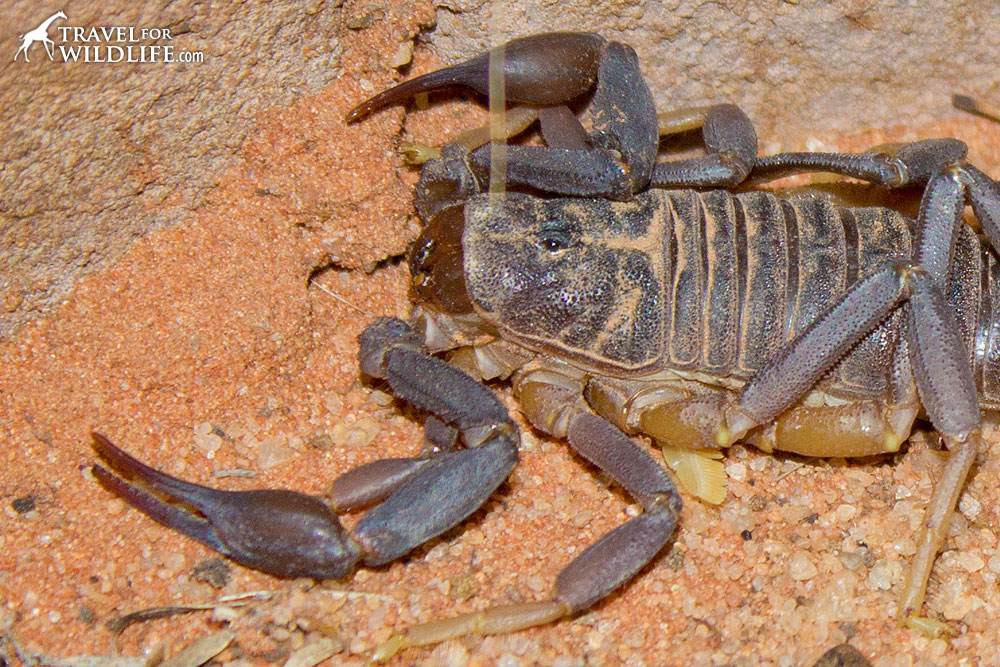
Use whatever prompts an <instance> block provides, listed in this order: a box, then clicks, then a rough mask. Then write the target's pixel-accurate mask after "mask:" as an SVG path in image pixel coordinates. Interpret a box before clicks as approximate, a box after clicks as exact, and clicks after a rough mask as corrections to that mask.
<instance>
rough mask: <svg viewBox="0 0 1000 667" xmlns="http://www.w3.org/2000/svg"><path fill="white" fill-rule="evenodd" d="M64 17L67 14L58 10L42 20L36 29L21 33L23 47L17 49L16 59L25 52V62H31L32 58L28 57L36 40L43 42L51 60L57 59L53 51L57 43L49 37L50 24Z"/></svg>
mask: <svg viewBox="0 0 1000 667" xmlns="http://www.w3.org/2000/svg"><path fill="white" fill-rule="evenodd" d="M64 18H66V15H65V14H64V13H62V12H56V13H55V14H53V15H52V16H50V17H49V18H47V19H45V20H44V21H42V22H41V24H40V25H39V26H38V27H37V28H35V29H34V30H30V31H28V32H26V33H24V34H23V35H21V37H20V39H21V48H19V49H18V50H17V53H15V54H14V60H17V57H18V56H19V55H21V54H22V53H23V54H24V62H31V60H29V59H28V49H29V48H30V47H31V45H32V44H34V43H35V42H41V43H42V46H44V47H45V52H46V53H47V54H49V60H55V57H54V53H53V48H54V47H55V43H54V42H53V41H52V40H51V39H49V26H50V25H52V22H53V21H55V20H56V19H64Z"/></svg>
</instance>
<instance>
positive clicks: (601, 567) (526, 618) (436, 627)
mask: <svg viewBox="0 0 1000 667" xmlns="http://www.w3.org/2000/svg"><path fill="white" fill-rule="evenodd" d="M555 391H556V392H557V393H562V392H560V391H559V389H556V390H555ZM565 428H566V435H567V440H568V441H569V443H570V445H571V446H572V447H573V449H574V450H576V451H577V452H578V453H579V454H581V455H582V456H583V457H584V458H586V459H587V460H589V461H590V462H591V463H593V464H595V465H596V466H598V467H599V468H600V469H601V470H603V471H605V472H606V473H608V474H609V475H610V476H611V477H612V478H614V479H615V481H617V482H618V483H619V484H621V486H622V487H623V488H624V489H625V490H626V491H627V492H628V493H629V494H630V495H631V496H632V497H634V498H635V499H636V500H638V501H639V502H640V503H641V504H642V506H643V509H644V510H645V511H644V512H643V514H641V515H639V516H638V517H636V518H634V519H630V520H629V521H627V522H625V523H624V524H622V525H621V526H619V527H618V528H615V529H614V530H612V531H611V532H609V533H607V534H606V535H604V536H603V537H601V538H600V539H599V540H598V541H597V542H595V543H594V544H593V545H591V546H590V547H589V548H587V549H586V550H585V551H584V552H583V553H582V554H580V555H579V556H577V557H576V558H575V559H573V561H571V562H570V563H569V564H568V565H567V566H566V567H565V568H564V569H563V570H562V572H560V573H559V575H558V577H557V578H556V584H555V588H554V589H553V591H552V593H551V595H550V597H549V599H547V600H542V601H538V602H527V603H522V604H515V605H498V606H494V607H490V608H488V609H486V610H484V611H478V612H471V613H468V614H462V615H460V616H455V617H453V618H446V619H439V620H436V621H430V622H428V623H422V624H419V625H415V626H412V627H410V628H407V629H406V630H405V631H404V632H403V633H402V634H399V635H396V636H394V637H392V638H390V639H389V640H388V641H387V642H385V643H384V644H383V645H381V646H379V647H378V648H377V649H376V651H375V656H374V657H375V659H376V660H384V659H388V658H389V657H391V656H392V655H394V654H395V653H396V652H397V651H400V650H402V649H404V648H407V647H411V646H422V645H425V644H433V643H437V642H442V641H446V640H448V639H455V638H457V637H462V636H464V635H469V634H498V633H506V632H515V631H517V630H523V629H526V628H530V627H535V626H537V625H542V624H545V623H550V622H552V621H555V620H557V619H559V618H561V617H563V616H566V615H568V614H572V613H575V612H578V611H581V610H584V609H587V608H589V607H591V606H592V605H594V604H595V603H596V602H597V601H598V600H601V599H603V598H604V597H606V596H607V595H608V594H610V593H611V592H613V591H615V590H617V589H618V588H620V587H621V586H622V585H623V584H624V583H625V582H626V581H628V580H629V579H631V578H632V577H633V576H634V575H635V574H636V572H638V571H639V570H640V569H642V568H643V567H644V566H645V565H646V564H647V563H649V561H651V560H652V559H653V558H654V557H655V556H656V554H657V553H659V552H660V550H661V549H662V548H663V546H664V544H666V542H667V540H669V539H670V536H671V535H672V534H673V532H674V527H675V526H676V524H677V517H678V515H679V514H680V509H681V499H680V495H679V494H678V493H677V489H676V488H675V486H674V483H673V481H672V480H671V479H670V476H669V475H668V474H667V472H666V471H665V470H664V469H663V467H662V466H660V465H659V464H658V463H657V462H656V461H655V460H653V458H652V457H651V456H649V455H648V454H646V453H645V452H644V451H643V450H642V449H640V448H639V447H638V445H636V444H635V443H634V442H633V441H632V440H631V439H630V438H628V437H627V436H626V435H625V434H624V433H622V432H621V431H620V430H619V429H617V428H616V427H614V426H613V425H612V424H610V423H609V422H607V421H606V420H604V419H602V418H601V417H598V416H597V415H595V414H593V413H591V412H589V411H586V410H585V409H584V410H580V411H578V412H575V413H573V415H572V416H571V417H569V420H568V424H567V425H566V426H565Z"/></svg>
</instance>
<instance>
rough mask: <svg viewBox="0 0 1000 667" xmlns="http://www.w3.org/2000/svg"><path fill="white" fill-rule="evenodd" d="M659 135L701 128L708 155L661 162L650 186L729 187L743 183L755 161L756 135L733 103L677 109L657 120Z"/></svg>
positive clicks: (745, 117)
mask: <svg viewBox="0 0 1000 667" xmlns="http://www.w3.org/2000/svg"><path fill="white" fill-rule="evenodd" d="M658 120H659V132H660V134H672V133H674V132H680V131H686V130H690V129H695V128H698V127H700V128H701V134H702V138H703V140H704V143H705V149H706V151H707V152H708V155H706V156H704V157H698V158H691V159H689V160H675V161H672V162H661V163H659V164H657V165H656V167H655V168H654V169H653V176H652V178H651V179H650V182H649V184H650V185H651V186H653V187H657V188H665V187H701V186H716V187H721V186H732V185H737V184H739V183H741V182H743V180H744V179H746V177H747V175H748V174H749V173H750V171H751V170H752V169H753V168H754V165H755V164H756V161H757V132H756V131H755V130H754V128H753V123H751V122H750V119H749V118H748V117H747V115H746V114H745V113H743V111H742V110H741V109H740V108H739V107H737V106H735V105H733V104H719V105H716V106H711V107H696V108H693V109H687V110H678V111H676V112H673V113H671V114H661V115H660V116H659V117H658Z"/></svg>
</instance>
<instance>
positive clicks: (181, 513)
mask: <svg viewBox="0 0 1000 667" xmlns="http://www.w3.org/2000/svg"><path fill="white" fill-rule="evenodd" d="M418 341H419V338H418V337H417V334H416V333H415V332H414V331H413V330H412V329H410V328H409V326H408V325H406V324H405V323H403V322H401V321H399V320H395V319H391V318H383V319H381V320H378V321H376V322H375V323H374V324H373V325H371V326H370V327H369V328H368V329H366V330H365V332H364V333H363V334H362V335H361V338H360V343H361V364H362V368H363V370H364V371H365V372H366V373H367V374H369V375H372V376H374V377H379V378H383V379H385V380H386V381H387V382H388V384H389V386H390V387H391V388H392V390H393V391H394V392H395V394H396V395H397V396H398V397H400V398H402V399H404V400H407V401H409V402H410V403H413V404H414V405H416V406H418V407H420V408H423V409H425V410H429V411H431V412H432V414H434V415H436V417H437V419H438V420H440V421H441V422H444V423H445V424H447V425H448V426H450V427H453V428H455V429H457V430H458V432H460V433H461V435H462V438H463V440H464V441H465V444H466V446H467V447H468V449H464V450H458V451H455V450H452V449H451V447H450V445H449V444H448V441H449V439H450V438H451V434H450V431H449V429H448V428H447V427H442V426H441V425H440V424H434V425H433V427H432V433H431V434H430V438H431V439H432V441H433V442H434V444H435V445H437V446H438V447H441V448H442V449H443V450H444V451H442V452H441V453H437V454H434V455H432V456H430V457H418V458H416V459H395V460H392V461H389V462H388V463H384V464H369V465H368V466H362V468H361V471H360V472H349V473H347V475H346V481H344V482H341V483H339V484H338V483H336V482H335V483H334V492H333V496H334V502H335V503H336V504H337V505H339V506H340V507H355V506H360V505H365V504H370V503H372V502H376V501H378V500H380V499H381V498H385V499H384V500H382V502H381V503H379V504H378V505H375V506H374V507H373V508H371V509H370V510H368V511H367V512H366V513H365V514H363V515H362V516H361V519H360V520H359V521H358V523H357V524H356V525H355V526H354V528H353V529H352V530H351V531H349V532H348V531H345V530H344V529H343V528H342V527H341V524H340V521H339V520H338V519H337V516H336V515H335V514H334V513H333V512H332V511H331V510H330V508H329V507H328V506H327V505H326V504H325V503H324V502H322V501H321V500H320V499H318V498H313V497H311V496H307V495H305V494H301V493H296V492H292V491H284V490H270V489H263V490H254V491H220V490H216V489H210V488H207V487H203V486H199V485H196V484H191V483H189V482H184V481H182V480H179V479H176V478H174V477H171V476H169V475H166V474H164V473H161V472H159V471H157V470H154V469H153V468H150V467H149V466H145V465H143V464H142V463H140V462H139V461H137V460H135V459H133V458H132V457H131V456H129V455H127V454H125V453H124V452H122V451H121V450H119V449H118V448H117V447H115V446H114V445H112V444H111V443H110V442H109V441H108V440H107V439H106V438H104V437H103V436H99V435H96V434H95V436H94V437H95V445H94V447H95V449H96V451H97V452H98V454H99V455H100V456H101V457H102V458H104V459H105V460H107V461H108V463H109V464H110V465H111V467H112V468H114V469H115V470H116V471H117V472H118V473H119V474H120V475H121V477H122V478H129V479H134V480H138V482H139V483H141V484H142V485H143V486H144V487H146V488H148V489H149V490H148V491H147V490H146V489H145V488H140V487H139V486H137V485H134V484H131V483H129V482H127V481H125V479H122V478H119V477H116V476H115V475H113V474H112V473H110V472H108V471H106V470H104V469H103V468H101V467H100V466H95V467H94V471H95V474H96V476H97V478H98V480H99V481H100V482H101V483H102V484H103V485H104V486H105V487H106V488H107V489H108V490H109V491H111V492H112V493H115V494H116V495H118V496H120V497H121V498H122V499H123V500H125V501H127V502H129V503H131V504H132V505H134V506H135V507H136V508H137V509H139V510H141V511H143V512H145V513H146V514H148V515H150V516H151V517H152V518H154V519H156V520H157V521H160V522H161V523H163V524H164V525H166V526H168V527H170V528H173V529H175V530H177V531H179V532H181V533H184V534H185V535H188V536H189V537H192V538H194V539H196V540H199V541H201V542H202V543H204V544H206V545H208V546H209V547H211V548H213V549H215V550H217V551H219V552H220V553H222V554H223V555H226V556H228V557H229V558H232V559H233V560H234V561H236V562H238V563H240V564H242V565H246V566H247V567H251V568H253V569H256V570H260V571H262V572H267V573H269V574H273V575H276V576H279V577H313V578H317V579H339V578H341V577H344V576H346V575H348V574H350V573H351V572H352V571H353V570H354V569H355V567H356V564H357V562H358V561H361V562H363V563H364V564H366V565H370V566H377V565H382V564H385V563H387V562H389V561H391V560H393V559H395V558H398V557H399V556H401V555H403V554H405V553H406V552H408V551H410V550H411V549H413V548H414V547H416V546H418V545H420V544H422V543H424V542H426V541H427V540H429V539H431V538H433V537H435V536H437V535H440V534H441V533H442V532H444V531H445V530H448V529H449V528H451V527H453V526H454V525H455V524H457V523H458V522H460V521H461V520H462V519H464V518H466V517H467V516H468V515H469V514H471V513H472V512H473V511H475V510H476V509H477V508H478V507H480V506H481V505H482V504H483V503H484V502H485V501H486V499H487V498H488V497H489V496H490V495H491V494H492V493H493V491H494V490H496V488H497V487H498V486H499V485H500V483H501V482H502V481H503V480H504V479H505V478H506V477H507V475H508V474H509V473H510V471H511V470H512V469H513V467H514V464H515V463H516V462H517V442H518V437H517V429H516V427H515V426H514V424H513V422H511V421H510V418H509V417H508V416H507V411H506V409H505V408H504V407H503V405H502V404H501V403H500V401H499V400H497V398H496V397H495V396H494V395H493V394H492V393H491V392H490V391H489V390H488V389H487V388H486V387H484V386H483V385H482V384H480V383H478V382H476V381H475V380H473V379H472V378H471V377H469V376H468V375H466V374H464V373H462V372H461V371H459V370H457V369H455V368H452V367H451V366H448V365H447V364H446V363H445V362H443V361H441V360H440V359H436V358H433V357H430V356H427V355H426V354H425V353H424V352H423V351H422V350H421V349H420V348H419V347H418V346H417V343H418ZM192 508H193V510H194V511H191V509H192Z"/></svg>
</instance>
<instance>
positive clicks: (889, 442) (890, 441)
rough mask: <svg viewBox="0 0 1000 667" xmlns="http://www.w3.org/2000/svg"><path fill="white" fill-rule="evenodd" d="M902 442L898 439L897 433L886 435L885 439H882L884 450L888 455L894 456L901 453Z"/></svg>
mask: <svg viewBox="0 0 1000 667" xmlns="http://www.w3.org/2000/svg"><path fill="white" fill-rule="evenodd" d="M902 444H903V443H902V441H901V440H900V439H899V438H897V437H896V434H895V433H886V434H885V437H884V438H883V439H882V449H884V450H885V451H886V453H888V454H893V453H895V452H898V451H899V447H900V445H902Z"/></svg>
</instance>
